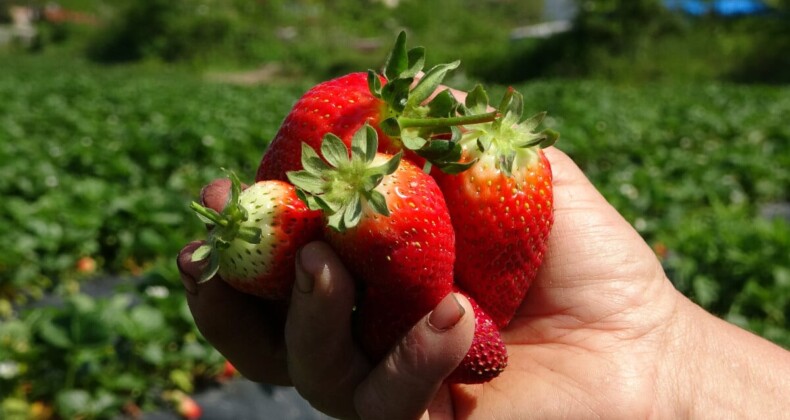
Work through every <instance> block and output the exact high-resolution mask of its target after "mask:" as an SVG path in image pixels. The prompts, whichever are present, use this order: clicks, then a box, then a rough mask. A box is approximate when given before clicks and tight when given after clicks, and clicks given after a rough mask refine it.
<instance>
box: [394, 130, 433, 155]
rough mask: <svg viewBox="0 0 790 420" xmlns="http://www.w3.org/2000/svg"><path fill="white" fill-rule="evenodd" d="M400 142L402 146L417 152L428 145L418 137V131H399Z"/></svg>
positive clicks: (426, 141)
mask: <svg viewBox="0 0 790 420" xmlns="http://www.w3.org/2000/svg"><path fill="white" fill-rule="evenodd" d="M400 140H401V142H403V146H404V147H405V148H406V149H409V150H419V149H421V148H422V147H423V146H425V144H426V143H428V140H426V139H424V138H423V137H422V136H420V131H419V130H416V129H406V130H403V131H401V135H400Z"/></svg>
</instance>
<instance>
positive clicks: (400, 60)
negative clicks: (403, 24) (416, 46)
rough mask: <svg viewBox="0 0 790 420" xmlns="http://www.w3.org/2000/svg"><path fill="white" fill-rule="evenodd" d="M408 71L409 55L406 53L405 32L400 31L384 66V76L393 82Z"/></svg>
mask: <svg viewBox="0 0 790 420" xmlns="http://www.w3.org/2000/svg"><path fill="white" fill-rule="evenodd" d="M408 69H409V55H408V53H407V52H406V32H405V31H401V32H400V33H399V34H398V37H397V38H396V39H395V45H394V46H393V47H392V50H391V51H390V53H389V56H388V57H387V61H386V62H385V64H384V76H385V77H386V78H387V79H388V80H394V79H395V78H397V77H399V76H400V75H401V73H404V72H406V71H408Z"/></svg>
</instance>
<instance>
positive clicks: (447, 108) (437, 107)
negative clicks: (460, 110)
mask: <svg viewBox="0 0 790 420" xmlns="http://www.w3.org/2000/svg"><path fill="white" fill-rule="evenodd" d="M457 106H458V101H456V100H455V97H454V96H453V94H452V93H450V90H449V89H445V90H443V91H441V92H439V93H438V94H437V95H436V96H435V97H434V98H433V100H431V102H430V103H429V104H428V109H429V111H428V116H429V117H449V116H452V115H453V114H454V113H455V110H456V107H457Z"/></svg>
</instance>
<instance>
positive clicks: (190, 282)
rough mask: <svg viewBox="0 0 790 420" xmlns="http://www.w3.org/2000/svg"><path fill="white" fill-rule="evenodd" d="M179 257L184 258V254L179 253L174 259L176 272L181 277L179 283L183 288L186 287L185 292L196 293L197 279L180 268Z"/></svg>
mask: <svg viewBox="0 0 790 420" xmlns="http://www.w3.org/2000/svg"><path fill="white" fill-rule="evenodd" d="M181 258H184V256H183V255H181V254H179V256H178V258H177V259H176V264H178V273H179V275H180V277H181V283H182V284H183V285H184V289H186V291H187V292H189V293H190V294H193V295H196V294H197V291H198V288H197V280H196V279H195V278H194V277H192V276H191V275H190V274H189V273H187V272H186V271H184V269H183V268H181Z"/></svg>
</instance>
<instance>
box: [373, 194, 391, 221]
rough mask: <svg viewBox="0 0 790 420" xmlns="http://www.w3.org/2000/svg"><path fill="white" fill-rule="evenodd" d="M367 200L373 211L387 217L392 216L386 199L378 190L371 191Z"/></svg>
mask: <svg viewBox="0 0 790 420" xmlns="http://www.w3.org/2000/svg"><path fill="white" fill-rule="evenodd" d="M367 200H368V205H370V207H371V208H372V209H373V211H375V212H376V213H379V214H381V215H384V216H387V217H389V216H390V209H389V208H388V207H387V199H386V198H384V195H383V194H381V193H380V192H378V191H376V190H373V191H370V192H369V193H368V196H367Z"/></svg>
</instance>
